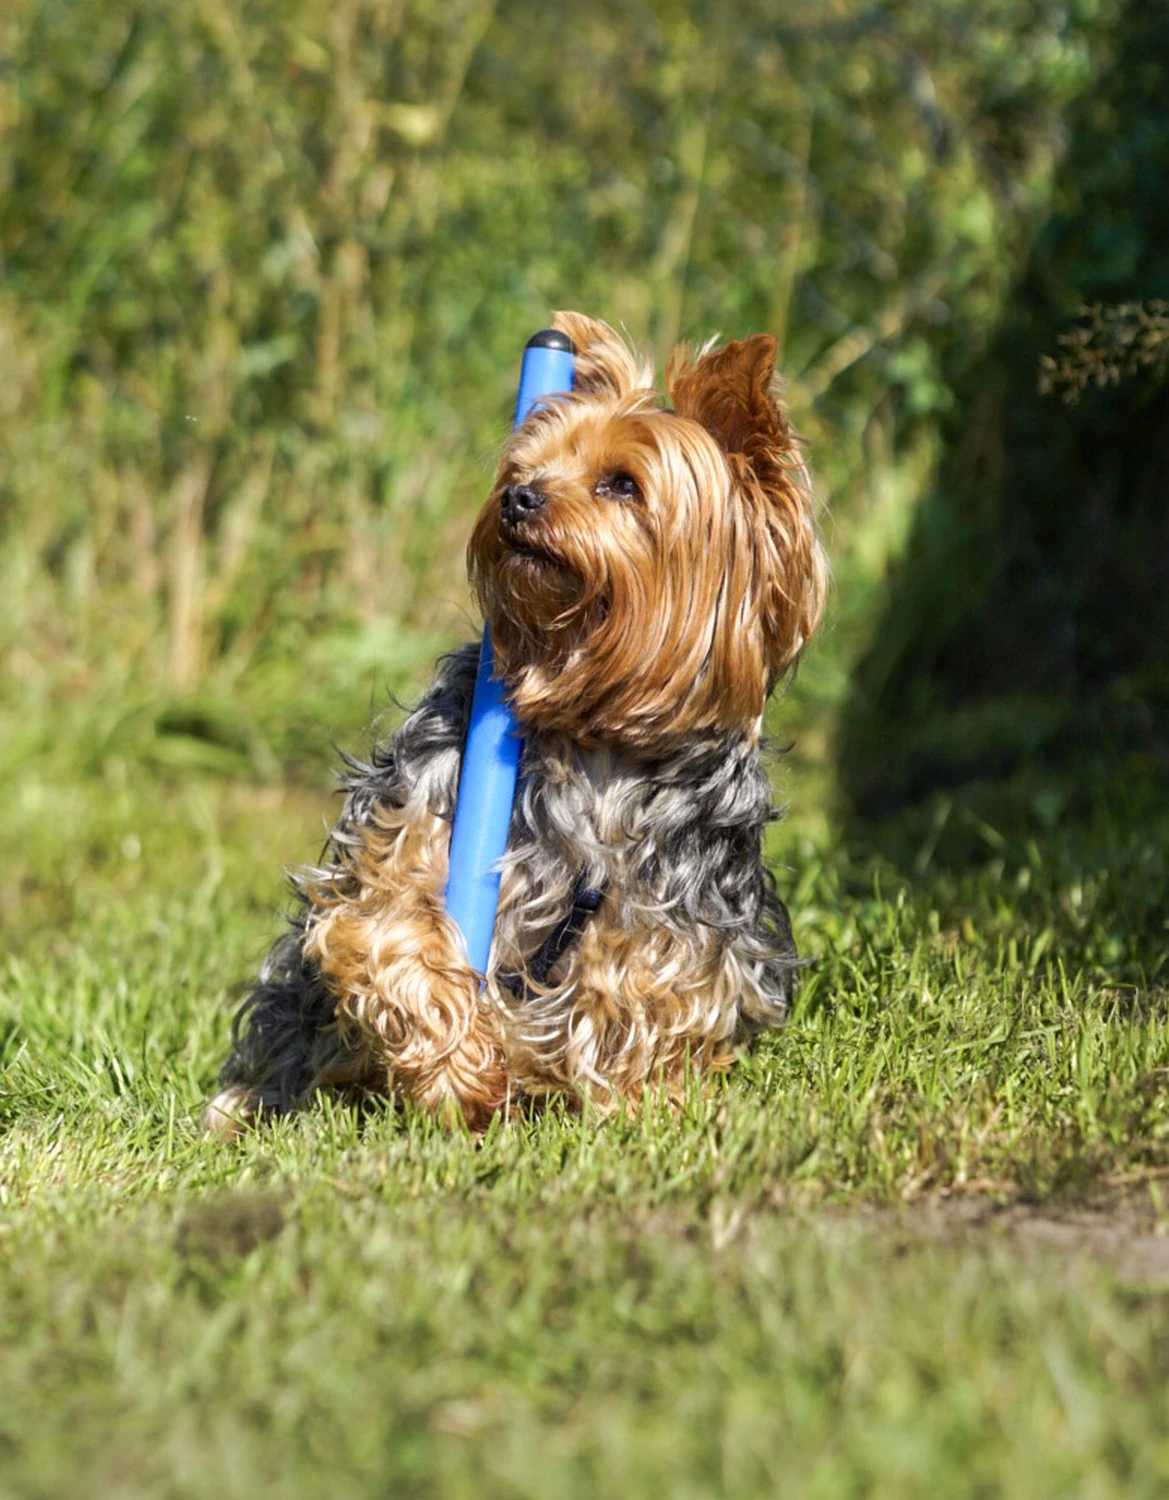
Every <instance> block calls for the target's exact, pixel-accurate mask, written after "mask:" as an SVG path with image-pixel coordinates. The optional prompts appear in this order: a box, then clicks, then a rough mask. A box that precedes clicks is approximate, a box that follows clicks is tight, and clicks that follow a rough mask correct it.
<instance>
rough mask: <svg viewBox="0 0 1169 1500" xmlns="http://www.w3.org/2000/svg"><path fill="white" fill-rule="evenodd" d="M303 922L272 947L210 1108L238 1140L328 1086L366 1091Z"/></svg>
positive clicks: (220, 1127)
mask: <svg viewBox="0 0 1169 1500" xmlns="http://www.w3.org/2000/svg"><path fill="white" fill-rule="evenodd" d="M304 936H305V933H304V921H303V918H302V919H301V920H299V921H298V922H297V923H296V924H295V925H294V926H293V927H292V928H291V929H290V930H289V931H288V932H286V933H285V934H284V935H283V937H281V938H280V939H279V940H278V941H277V943H276V944H275V945H274V947H273V948H272V950H271V952H270V953H269V954H268V957H267V958H266V960H265V961H264V966H263V968H262V970H261V971H260V978H259V980H258V981H257V983H256V986H255V988H254V989H253V990H252V993H251V994H250V995H249V996H248V999H247V1000H246V1001H245V1003H244V1005H243V1006H242V1008H241V1010H240V1012H239V1014H238V1015H237V1017H236V1020H235V1026H234V1034H233V1038H232V1050H231V1055H230V1056H229V1058H228V1060H227V1062H226V1063H225V1064H224V1067H223V1070H222V1072H221V1074H220V1076H219V1088H218V1091H217V1092H216V1094H215V1095H214V1096H213V1098H212V1099H211V1100H210V1102H209V1103H208V1104H207V1105H206V1107H205V1108H204V1110H203V1115H202V1124H203V1127H204V1129H205V1130H207V1131H209V1132H211V1133H212V1134H215V1135H223V1136H230V1135H235V1134H237V1133H238V1132H239V1131H241V1130H243V1129H245V1128H246V1127H247V1126H249V1125H251V1124H253V1123H254V1122H255V1121H256V1120H257V1119H258V1118H259V1117H260V1116H261V1115H277V1114H285V1113H287V1112H288V1111H289V1110H291V1109H293V1108H294V1107H295V1106H296V1105H297V1104H299V1103H301V1102H302V1101H303V1100H304V1099H305V1098H306V1097H307V1096H308V1095H309V1094H310V1093H312V1091H313V1090H314V1089H316V1088H319V1087H321V1086H322V1085H324V1084H334V1085H349V1086H354V1085H360V1084H361V1083H363V1082H364V1081H365V1072H366V1068H367V1063H366V1060H365V1059H363V1058H362V1057H361V1055H360V1053H358V1052H356V1051H354V1049H353V1048H351V1047H350V1046H348V1044H347V1043H346V1041H345V1039H344V1038H343V1037H342V1035H341V1032H340V1028H339V1027H338V1025H337V1020H336V1001H335V999H334V997H333V995H332V994H331V992H330V991H329V988H328V986H327V985H326V983H325V981H324V979H323V978H322V976H321V974H320V972H319V970H318V969H317V967H316V965H315V964H314V963H313V962H312V960H311V959H310V958H308V957H307V955H306V954H305V952H304Z"/></svg>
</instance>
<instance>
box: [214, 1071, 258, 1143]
mask: <svg viewBox="0 0 1169 1500" xmlns="http://www.w3.org/2000/svg"><path fill="white" fill-rule="evenodd" d="M262 1103H263V1098H262V1095H261V1093H260V1090H259V1089H256V1088H249V1087H248V1085H247V1084H246V1083H232V1084H229V1085H228V1087H227V1088H224V1089H220V1090H219V1092H218V1093H217V1094H216V1095H215V1097H214V1098H213V1099H210V1100H208V1102H207V1103H206V1104H205V1105H204V1106H203V1110H202V1113H201V1114H200V1116H199V1124H200V1126H201V1127H202V1129H203V1133H204V1134H205V1135H216V1136H219V1138H220V1139H221V1140H225V1141H227V1140H231V1139H232V1138H233V1137H235V1136H237V1135H242V1133H243V1132H244V1131H245V1130H249V1129H250V1128H251V1127H252V1126H253V1125H254V1124H255V1123H256V1117H257V1115H258V1114H259V1113H260V1109H261V1107H262Z"/></svg>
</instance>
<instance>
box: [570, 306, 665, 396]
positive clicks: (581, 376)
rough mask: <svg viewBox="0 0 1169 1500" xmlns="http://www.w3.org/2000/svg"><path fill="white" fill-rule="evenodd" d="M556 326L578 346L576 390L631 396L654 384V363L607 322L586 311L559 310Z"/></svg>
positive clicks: (574, 384)
mask: <svg viewBox="0 0 1169 1500" xmlns="http://www.w3.org/2000/svg"><path fill="white" fill-rule="evenodd" d="M552 326H553V328H556V329H559V331H560V332H561V333H566V334H567V335H568V337H569V338H570V339H571V340H572V342H573V346H574V348H575V349H576V365H575V368H574V371H573V387H572V388H573V390H574V391H580V392H581V393H582V394H583V395H586V396H594V395H606V396H627V395H628V394H629V393H630V391H640V390H646V389H650V388H652V386H653V366H652V365H650V364H648V363H643V362H640V361H639V360H638V359H637V357H636V356H635V355H634V353H633V351H632V350H631V349H630V348H629V345H628V344H626V342H625V340H624V339H622V338H621V337H620V336H619V335H618V334H616V333H614V332H613V330H612V329H611V328H610V327H609V325H608V324H607V323H602V322H600V321H599V319H597V318H586V317H585V315H584V313H578V312H558V313H556V314H554V315H553V318H552Z"/></svg>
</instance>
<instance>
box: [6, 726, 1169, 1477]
mask: <svg viewBox="0 0 1169 1500" xmlns="http://www.w3.org/2000/svg"><path fill="white" fill-rule="evenodd" d="M364 707H365V704H364V703H362V704H358V705H356V706H355V707H354V710H353V722H356V720H357V718H358V716H359V714H360V712H361V711H362V709H364ZM799 708H800V706H799V703H798V702H797V703H795V704H794V705H792V711H793V712H796V713H798V712H799ZM87 715H88V717H87ZM58 721H59V722H64V720H63V719H62V718H61V716H59V719H58ZM99 721H100V723H102V724H108V723H110V722H115V723H116V722H120V721H119V719H118V715H117V713H116V712H115V711H114V709H113V708H111V707H110V706H109V705H107V706H106V707H105V708H103V709H102V710H100V711H98V710H94V709H91V708H86V706H85V705H84V704H82V705H80V706H78V707H77V709H76V712H75V714H74V718H73V729H72V730H71V731H70V732H69V733H67V734H66V733H62V734H61V735H60V736H58V737H57V738H56V739H55V740H54V741H52V742H48V741H37V742H36V743H35V744H32V743H31V742H30V741H29V740H28V739H27V738H25V739H22V738H21V735H20V733H19V721H18V718H17V716H15V715H14V716H13V717H12V719H11V720H10V722H9V724H8V726H7V727H8V730H9V733H8V734H7V736H6V739H5V743H6V744H7V745H8V746H9V747H10V751H9V754H8V756H7V758H6V760H5V761H4V763H3V766H2V767H0V798H2V802H3V807H4V812H3V822H4V824H5V847H6V849H7V850H8V854H7V857H6V866H5V873H4V875H3V878H2V879H0V928H2V932H3V936H4V940H5V944H6V951H7V955H8V956H7V958H6V959H5V960H4V963H3V968H2V970H0V1069H2V1071H0V1128H2V1130H3V1135H2V1137H0V1492H2V1493H4V1494H13V1495H21V1496H24V1495H29V1496H42V1495H43V1496H57V1495H60V1494H62V1493H66V1492H68V1491H71V1490H73V1491H77V1490H80V1491H81V1492H83V1493H86V1494H101V1495H103V1496H104V1495H109V1496H146V1495H150V1496H154V1495H181V1496H193V1497H196V1496H203V1495H207V1496H215V1497H217V1500H219V1497H224V1496H235V1495H241V1496H242V1495H248V1496H255V1495H273V1496H277V1495H279V1496H282V1497H288V1496H292V1497H296V1496H300V1495H303V1496H306V1497H307V1496H315V1495H318V1494H321V1493H329V1494H332V1495H337V1496H347V1495H375V1494H377V1495H381V1494H386V1493H391V1494H399V1493H401V1494H419V1495H425V1494H440V1493H441V1494H444V1495H456V1496H458V1495H463V1494H466V1495H513V1494H516V1495H528V1494H531V1495H541V1496H549V1497H554V1496H560V1495H565V1496H568V1495H581V1496H584V1495H590V1496H591V1495H597V1494H607V1493H632V1494H649V1493H655V1492H656V1493H664V1494H669V1495H670V1496H675V1495H679V1496H685V1495H724V1494H726V1495H759V1494H773V1493H775V1494H779V1493H783V1494H792V1495H797V1494H798V1495H801V1496H802V1495H812V1496H821V1495H823V1496H839V1495H862V1494H887V1495H895V1496H916V1495H923V1496H924V1495H937V1494H945V1495H948V1496H949V1495H1008V1496H1014V1495H1018V1496H1035V1495H1067V1494H1073V1493H1074V1494H1084V1495H1100V1496H1112V1495H1116V1496H1121V1495H1125V1496H1131V1495H1150V1496H1151V1495H1154V1494H1161V1493H1164V1488H1165V1484H1166V1482H1169V1441H1167V1440H1166V1438H1165V1432H1166V1431H1167V1430H1169V1424H1167V1420H1166V1419H1167V1417H1169V1409H1167V1408H1169V1398H1167V1397H1166V1394H1165V1392H1166V1389H1167V1386H1166V1376H1167V1375H1169V1360H1167V1357H1166V1350H1167V1349H1169V1245H1167V1244H1166V1242H1163V1241H1162V1240H1161V1239H1160V1238H1159V1234H1160V1232H1161V1231H1163V1230H1165V1229H1169V1217H1167V1215H1166V1208H1165V1202H1164V1199H1163V1197H1162V1188H1161V1184H1162V1181H1163V1174H1164V1172H1165V1169H1166V1167H1167V1165H1169V1116H1167V1112H1166V1104H1167V1099H1169V1021H1167V1019H1166V1016H1165V1008H1164V990H1163V988H1162V985H1163V979H1164V973H1165V967H1166V953H1167V949H1169V933H1167V931H1166V926H1165V918H1164V913H1165V911H1166V904H1165V894H1166V892H1165V887H1166V871H1165V855H1164V851H1165V849H1166V847H1167V846H1169V839H1167V838H1166V835H1167V833H1169V818H1167V816H1166V814H1165V811H1164V803H1163V801H1159V799H1158V798H1157V796H1156V795H1155V791H1154V789H1153V788H1151V787H1142V785H1141V783H1140V781H1139V780H1138V779H1136V778H1131V779H1129V780H1127V781H1126V780H1125V779H1123V778H1121V779H1120V780H1119V781H1118V782H1117V783H1115V784H1114V786H1113V788H1112V790H1111V791H1107V790H1106V789H1104V788H1103V787H1102V788H1101V790H1100V796H1099V797H1095V796H1094V798H1093V800H1092V803H1091V805H1090V806H1085V807H1082V808H1079V809H1073V811H1074V814H1075V815H1074V816H1072V815H1070V814H1068V815H1061V816H1054V815H1053V814H1054V813H1057V812H1060V810H1061V809H1066V808H1067V806H1068V802H1067V793H1066V792H1061V790H1060V789H1059V788H1053V787H1043V788H1040V789H1038V790H1036V789H1035V788H1023V789H1021V790H1020V791H1019V792H1018V795H1017V796H1016V797H1015V799H1014V802H1011V801H1010V800H1009V799H1008V800H1007V801H1005V802H1004V801H1002V800H1001V789H1000V802H999V804H998V805H997V811H995V812H994V816H995V817H996V818H997V819H998V822H997V824H996V823H992V822H990V821H988V818H989V816H990V813H991V810H992V809H993V808H994V807H995V804H994V799H993V797H992V796H991V795H990V793H989V792H987V794H986V795H985V796H982V795H980V794H979V792H978V789H974V791H972V792H971V793H969V794H968V795H967V796H965V797H964V798H962V799H958V798H951V799H949V800H948V801H947V800H939V801H937V802H935V804H934V805H933V807H932V809H929V810H927V811H925V812H923V813H921V814H918V815H916V816H907V817H905V818H903V819H902V820H901V821H900V822H899V823H898V824H896V825H894V826H892V827H886V828H885V829H883V830H876V831H874V830H870V831H869V837H868V840H867V842H865V841H864V840H862V838H861V832H862V831H858V830H850V834H851V838H850V841H849V842H847V843H846V842H844V841H843V840H842V839H841V837H840V834H839V832H838V831H837V830H836V828H835V825H834V821H833V819H832V817H831V816H829V815H826V812H825V806H824V804H823V802H822V800H821V796H820V784H821V783H822V782H823V781H824V777H823V773H822V771H821V772H820V773H817V772H816V767H815V764H814V763H813V764H811V765H804V766H802V767H801V766H800V765H799V764H798V763H793V765H792V768H791V769H790V770H789V771H788V772H787V773H786V775H785V782H786V787H785V789H786V791H787V792H788V794H790V795H791V796H792V798H793V804H794V811H793V815H792V816H791V818H789V820H788V821H787V822H786V823H785V824H783V825H781V827H780V828H779V829H778V830H776V833H775V836H774V845H773V849H772V854H773V857H774V858H775V860H776V861H777V863H778V864H779V865H781V866H782V867H784V868H783V874H782V885H783V888H784V890H785V893H786V894H787V895H788V897H789V900H790V902H791V905H792V908H793V912H794V913H795V920H796V925H797V934H798V939H799V942H800V945H801V948H802V950H803V951H804V952H805V953H807V954H809V955H815V956H816V963H815V966H814V967H813V968H812V969H811V970H810V971H809V972H808V974H807V976H806V979H805V982H804V985H803V989H802V992H801V999H800V1003H799V1007H798V1010H797V1012H796V1015H795V1016H794V1018H793V1020H792V1023H791V1025H790V1026H789V1027H788V1028H787V1030H786V1031H785V1032H783V1033H782V1034H780V1035H776V1036H773V1037H769V1038H767V1039H765V1040H764V1041H763V1042H762V1043H761V1044H760V1045H759V1047H758V1048H757V1049H756V1050H755V1051H754V1052H753V1053H752V1054H751V1055H750V1056H749V1057H746V1058H744V1059H743V1060H742V1063H741V1065H740V1066H739V1068H738V1069H737V1070H736V1071H735V1072H734V1074H733V1075H732V1076H731V1077H730V1078H729V1079H728V1080H726V1081H725V1082H722V1083H720V1084H718V1085H716V1086H715V1087H713V1088H710V1089H706V1090H702V1089H698V1088H696V1089H695V1090H694V1092H693V1095H692V1097H691V1098H690V1099H689V1101H688V1102H687V1104H686V1107H685V1108H684V1109H683V1111H682V1112H681V1114H680V1115H678V1116H674V1115H672V1114H670V1113H668V1112H667V1111H665V1110H663V1109H660V1108H658V1107H656V1106H655V1105H654V1104H653V1103H652V1102H651V1103H650V1104H649V1106H648V1107H647V1108H646V1109H645V1111H644V1112H643V1113H642V1114H641V1115H640V1116H639V1117H638V1118H637V1119H632V1120H624V1121H618V1122H615V1123H614V1122H611V1123H608V1124H600V1123H598V1122H597V1121H595V1120H593V1119H590V1118H585V1119H583V1120H577V1119H573V1118H571V1117H570V1116H568V1115H567V1114H564V1113H562V1112H560V1111H559V1110H555V1109H554V1110H552V1111H551V1112H549V1113H548V1114H547V1115H546V1116H545V1117H544V1118H542V1119H540V1120H538V1121H534V1122H533V1121H519V1122H516V1123H514V1124H512V1125H509V1126H507V1127H501V1128H498V1129H495V1130H493V1131H492V1132H491V1133H490V1134H489V1136H488V1138H487V1139H486V1140H485V1141H483V1142H482V1143H479V1144H476V1143H474V1142H472V1141H470V1140H468V1139H465V1138H463V1137H460V1136H458V1135H455V1136H451V1135H448V1134H446V1133H444V1132H443V1131H442V1130H440V1129H437V1128H435V1127H434V1126H433V1124H432V1122H431V1121H429V1120H428V1119H427V1118H425V1117H421V1116H418V1115H414V1114H410V1113H408V1112H407V1113H406V1114H405V1115H395V1114H394V1113H392V1112H390V1111H388V1110H387V1111H374V1112H372V1113H370V1114H368V1115H366V1116H364V1117H358V1116H357V1115H355V1114H354V1113H352V1112H350V1111H349V1110H348V1109H346V1108H344V1107H341V1106H339V1105H337V1104H335V1103H332V1102H330V1101H328V1100H322V1101H320V1102H319V1103H318V1104H317V1105H316V1106H315V1107H314V1108H313V1109H311V1110H310V1111H308V1112H306V1113H305V1114H303V1115H302V1116H300V1117H298V1118H296V1119H293V1120H289V1121H285V1122H281V1123H280V1124H278V1125H276V1126H275V1127H273V1128H272V1129H270V1130H265V1131H263V1132H260V1133H258V1134H256V1135H254V1136H250V1137H248V1138H247V1139H245V1140H244V1141H243V1142H242V1143H241V1144H240V1145H238V1146H234V1147H233V1146H224V1145H222V1144H219V1143H212V1142H206V1141H204V1140H202V1139H201V1138H200V1137H199V1136H198V1134H197V1133H196V1131H195V1129H194V1125H193V1118H194V1113H195V1110H196V1109H197V1106H198V1103H199V1100H200V1098H201V1097H202V1095H203V1094H204V1092H205V1091H206V1090H207V1089H208V1087H209V1086H210V1084H211V1082H212V1079H213V1077H214V1072H215V1069H216V1066H217V1064H218V1061H219V1059H220V1058H221V1056H222V1054H223V1050H224V1046H225V1039H226V1034H227V1022H228V1014H229V1009H230V1002H231V1000H232V998H233V996H234V995H236V994H237V993H238V992H239V989H240V987H241V986H242V985H243V984H245V983H246V981H247V978H248V976H249V974H250V973H251V972H252V971H253V970H254V967H255V964H256V962H257V960H258V958H259V956H260V954H261V953H262V951H263V949H264V947H265V945H266V943H267V942H268V940H269V938H270V936H271V934H272V932H273V930H274V927H275V915H274V914H275V911H276V908H277V907H278V905H279V902H280V900H281V884H280V869H281V866H282V865H283V864H287V863H290V862H295V861H296V860H297V859H300V858H304V857H308V856H310V855H311V854H312V853H314V852H315V849H316V846H317V843H318V841H319V837H320V831H321V827H322V821H323V819H324V818H325V817H326V816H327V814H328V811H329V808H330V806H331V802H330V798H329V795H328V793H327V792H326V791H325V790H324V789H323V788H324V779H323V777H322V775H321V774H320V771H319V766H320V759H319V757H318V759H317V761H316V762H315V764H316V765H317V766H318V772H317V773H316V777H315V780H313V781H312V782H311V783H306V782H303V781H301V782H295V781H287V780H282V779H279V778H278V779H275V780H273V781H271V782H270V783H269V784H267V785H264V784H260V783H258V782H256V781H255V780H254V779H244V778H242V777H241V776H239V775H238V774H236V775H230V774H224V773H223V772H222V771H221V772H220V773H218V774H217V773H216V772H214V771H212V770H211V769H208V768H203V769H198V768H196V769H176V768H175V767H174V766H173V765H171V764H168V763H165V757H164V758H163V760H162V761H160V760H159V758H158V756H157V755H155V754H154V753H153V752H152V751H150V750H149V746H150V745H152V744H153V743H154V738H156V737H157V736H154V737H152V736H151V735H147V734H145V732H143V734H142V735H140V736H139V737H138V738H134V737H133V736H131V737H130V739H129V740H127V739H126V738H125V736H123V737H122V739H120V740H119V739H118V738H117V736H114V737H113V738H111V737H110V735H109V734H108V733H105V738H104V739H103V738H102V733H104V731H102V732H99V729H98V728H96V727H95V725H97V724H98V723H99ZM87 726H88V727H87ZM808 738H809V741H810V742H811V743H813V744H814V743H815V742H816V738H815V736H814V735H809V737H808ZM14 746H15V747H16V748H12V747H14ZM95 746H97V747H98V748H97V749H95V748H94V747H95ZM22 747H23V748H22ZM102 747H104V748H102ZM34 751H35V756H34V754H33V752H34ZM195 758H196V759H197V756H196V757H195ZM228 769H230V768H228ZM1061 797H1063V799H1064V800H1063V801H1061V800H1060V798H1061ZM1041 814H1042V816H1041ZM1044 817H1046V819H1047V824H1046V827H1045V825H1044V823H1043V818H1044ZM878 843H879V845H880V852H878V848H877V846H878ZM850 850H851V852H850ZM1020 1205H1029V1207H1028V1208H1027V1209H1026V1210H1025V1211H1026V1213H1027V1214H1029V1215H1030V1216H1031V1217H1032V1218H1035V1217H1036V1216H1038V1219H1039V1221H1040V1223H1041V1224H1042V1225H1043V1226H1047V1227H1048V1228H1050V1227H1051V1226H1052V1225H1057V1226H1058V1225H1060V1224H1064V1225H1065V1226H1070V1228H1069V1229H1068V1233H1067V1235H1066V1236H1064V1238H1062V1239H1060V1240H1058V1242H1056V1243H1048V1241H1049V1239H1050V1236H1049V1235H1048V1236H1046V1237H1045V1236H1044V1235H1043V1234H1027V1233H1024V1232H1023V1229H1022V1228H1021V1227H1020V1223H1019V1221H1018V1218H1017V1216H1018V1215H1019V1214H1020V1213H1021V1212H1023V1211H1024V1210H1023V1209H1022V1208H1021V1207H1020ZM1013 1216H1014V1217H1013ZM1085 1225H1088V1226H1093V1225H1094V1226H1097V1228H1085V1227H1084V1226H1085ZM1077 1226H1078V1227H1077ZM1099 1226H1106V1227H1108V1230H1109V1234H1110V1235H1111V1238H1109V1237H1107V1236H1105V1237H1104V1238H1103V1239H1102V1238H1101V1234H1100V1232H1099ZM1134 1247H1137V1248H1138V1249H1140V1251H1141V1254H1140V1255H1139V1256H1137V1257H1136V1259H1134V1258H1133V1255H1132V1254H1131V1253H1130V1252H1132V1251H1133V1248H1134Z"/></svg>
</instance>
